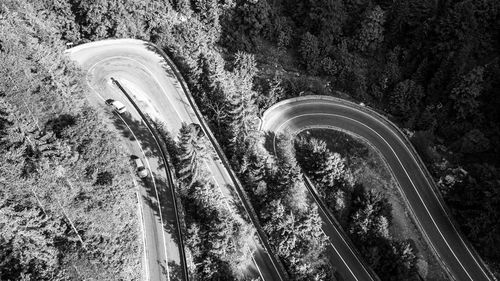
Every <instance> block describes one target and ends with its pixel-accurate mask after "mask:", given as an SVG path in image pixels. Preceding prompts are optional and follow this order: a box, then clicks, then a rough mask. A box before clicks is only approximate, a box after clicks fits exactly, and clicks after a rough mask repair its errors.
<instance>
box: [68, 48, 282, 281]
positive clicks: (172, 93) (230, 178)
mask: <svg viewBox="0 0 500 281" xmlns="http://www.w3.org/2000/svg"><path fill="white" fill-rule="evenodd" d="M68 53H69V56H70V57H71V59H73V60H74V61H76V62H77V63H78V64H79V65H80V66H81V68H82V69H83V70H84V74H85V77H86V82H87V84H88V85H89V86H90V87H91V88H92V90H93V94H99V95H102V96H104V97H105V98H108V97H112V98H113V99H116V100H119V101H121V102H122V103H124V104H125V103H127V97H126V96H124V95H123V93H122V91H120V89H119V88H118V87H117V86H116V83H113V82H112V78H113V79H115V81H118V82H119V83H120V85H121V86H122V87H123V90H124V91H126V92H127V93H129V95H130V97H131V98H132V99H133V101H134V103H135V104H136V105H137V106H138V108H140V111H141V112H143V113H146V114H148V115H149V116H150V117H151V118H152V119H153V120H159V121H162V122H163V123H165V125H166V129H167V131H169V132H171V134H172V136H174V137H176V136H177V135H178V132H179V129H180V128H181V125H182V123H183V122H186V123H187V124H190V123H195V124H200V125H201V126H202V128H203V130H204V132H205V134H206V135H207V136H208V137H209V139H210V141H211V142H212V144H213V145H214V147H215V150H216V153H217V154H218V155H219V158H220V159H222V160H223V161H222V162H221V160H218V159H210V160H209V161H207V167H208V170H209V171H210V174H211V176H212V180H213V182H214V183H215V185H216V186H217V187H218V190H219V191H220V192H221V194H222V195H223V198H224V200H225V202H223V204H225V205H226V206H228V207H229V208H234V207H233V206H242V208H243V209H244V210H245V211H246V214H248V216H249V217H250V219H251V220H252V222H254V224H255V225H256V228H257V233H258V234H259V235H260V236H259V238H260V239H255V240H254V241H255V247H256V251H255V253H254V255H253V257H252V261H253V264H252V265H250V266H249V267H248V268H247V269H246V270H245V272H243V273H242V274H244V275H245V276H247V277H253V278H256V277H261V278H263V279H264V280H285V279H286V274H285V273H284V272H283V270H282V269H281V268H280V266H279V264H278V263H277V260H276V258H275V257H274V256H273V255H271V254H268V253H269V252H270V251H269V249H268V250H265V249H264V248H268V247H269V245H268V243H267V240H266V239H263V237H262V235H261V234H262V232H261V230H260V227H259V226H258V223H256V218H255V217H254V216H253V215H252V212H251V206H249V205H248V202H246V201H245V200H244V199H243V200H242V198H244V194H242V193H241V190H239V189H238V188H237V187H238V185H237V183H236V181H237V180H236V179H235V178H234V174H233V173H231V171H230V170H229V169H228V168H229V165H228V164H227V162H226V161H225V159H224V156H223V155H222V151H220V149H219V148H218V145H217V144H216V141H215V140H214V139H213V136H212V135H211V133H210V132H209V131H208V129H207V128H206V125H205V124H204V122H203V120H201V118H200V117H201V116H200V114H199V112H197V111H196V110H195V108H194V107H195V106H194V104H193V101H192V100H191V99H190V98H189V96H188V93H186V92H185V91H184V89H185V85H183V82H182V81H181V80H182V79H181V77H180V76H179V75H178V73H177V72H176V70H175V69H174V68H173V67H174V66H173V65H172V64H171V63H169V62H168V61H167V60H168V58H166V57H164V56H163V54H161V53H160V52H159V51H158V50H157V49H156V47H155V46H153V45H151V44H149V43H147V42H144V41H140V40H133V39H117V40H105V41H99V42H92V43H87V44H83V45H79V46H77V47H74V48H72V49H70V50H69V51H68ZM127 104H128V103H127ZM129 110H133V109H132V108H131V107H129ZM138 138H139V139H140V138H141V136H138ZM166 188H173V187H172V186H168V187H166ZM160 203H161V204H163V203H164V202H160ZM167 208H169V206H167ZM235 213H236V211H235ZM151 214H154V212H151ZM172 217H173V214H170V216H167V217H166V218H164V219H165V220H169V219H170V220H171V219H172ZM156 221H157V222H158V221H159V220H158V219H157V220H156ZM162 227H164V226H162V225H159V224H157V225H156V226H151V229H149V228H148V226H147V225H146V228H145V232H146V235H148V233H153V234H154V235H153V236H154V237H156V238H158V239H157V243H150V244H149V245H147V247H148V249H146V253H147V255H148V256H147V259H148V260H149V261H155V262H156V261H162V260H163V259H167V261H163V264H162V267H164V266H167V267H168V266H169V264H174V265H180V264H181V261H180V260H179V259H180V256H179V254H178V253H179V248H178V247H179V245H178V244H177V243H176V237H175V235H174V234H173V233H172V232H164V233H163V234H164V235H165V241H162V239H160V238H159V236H158V235H156V234H155V233H158V232H159V231H158V229H162ZM160 232H161V231H160ZM162 248H165V252H166V254H162V251H161V250H160V249H162ZM165 256H166V257H165ZM168 269H169V268H167V271H168V272H172V271H173V270H174V269H175V268H170V270H168ZM164 275H165V271H163V272H160V271H159V270H155V271H154V272H150V274H149V277H150V280H164V279H165V276H164ZM167 278H168V277H167Z"/></svg>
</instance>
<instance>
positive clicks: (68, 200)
mask: <svg viewBox="0 0 500 281" xmlns="http://www.w3.org/2000/svg"><path fill="white" fill-rule="evenodd" d="M0 21H1V24H0V59H1V60H2V66H4V67H3V68H2V69H1V71H2V75H1V78H0V79H2V82H1V83H0V87H1V88H0V89H1V90H0V99H1V110H0V113H1V118H0V120H1V124H0V130H1V141H0V145H1V146H2V151H6V153H5V156H4V157H2V159H1V160H0V161H1V163H2V164H1V165H2V169H1V173H2V174H1V177H0V183H2V186H5V187H3V188H2V191H1V192H2V193H1V197H0V200H1V201H0V208H1V210H2V216H0V220H1V221H2V223H1V224H0V225H12V227H2V233H1V235H0V241H2V243H0V245H2V246H0V247H5V249H4V248H2V251H0V253H1V255H2V256H1V257H2V258H1V261H2V262H1V263H0V266H1V269H2V270H1V272H2V273H1V275H0V278H2V279H7V280H9V279H12V280H18V279H19V280H29V279H28V278H31V279H32V280H54V279H56V278H61V279H62V278H63V277H58V276H67V275H65V274H75V273H72V272H71V270H70V269H69V268H71V263H73V262H77V261H78V262H82V261H87V262H88V261H89V260H91V259H93V260H99V261H102V260H106V262H108V263H109V266H108V267H107V268H108V269H109V270H110V271H111V270H115V271H113V272H119V273H120V274H123V275H126V273H125V272H124V271H123V270H121V269H123V268H132V269H133V268H135V267H136V266H138V265H137V264H134V262H136V260H134V259H126V258H123V259H121V260H122V261H126V264H116V263H115V262H116V261H115V260H114V259H113V258H109V257H107V256H106V255H108V253H107V252H106V251H103V250H102V249H103V247H104V245H105V244H106V243H112V242H110V238H109V237H100V236H99V235H102V233H104V232H107V233H115V232H116V231H120V232H124V233H126V234H127V236H126V237H127V240H128V241H134V240H135V239H136V238H135V235H136V233H135V231H136V222H135V221H134V218H133V207H132V206H131V204H133V201H132V187H130V186H128V185H127V184H126V183H127V181H126V180H125V179H124V178H125V176H126V175H125V174H126V173H125V172H124V171H126V169H125V168H124V165H126V164H124V163H121V162H120V161H117V160H116V159H114V158H113V157H115V156H114V155H116V154H117V153H118V152H116V151H114V150H116V148H115V147H114V146H111V145H105V144H108V143H111V142H107V141H106V139H108V138H110V135H109V132H106V129H105V128H101V127H100V125H99V124H100V122H98V120H100V119H101V118H103V117H102V116H99V115H98V114H97V113H95V112H94V111H93V110H92V109H91V108H89V107H88V106H87V105H86V104H85V101H84V97H83V96H84V95H83V93H82V90H81V88H80V87H79V85H78V77H79V74H78V72H77V70H76V69H74V68H73V67H72V66H71V64H70V63H68V62H67V61H66V60H65V59H64V57H63V55H62V51H63V49H64V43H66V42H73V43H74V44H80V43H85V42H89V41H94V40H100V39H105V38H129V37H132V38H138V39H143V40H147V41H151V42H153V43H155V44H157V45H158V46H159V47H161V48H162V49H163V50H164V51H165V52H166V53H168V54H169V55H170V56H171V57H172V58H173V59H174V60H175V62H176V64H177V65H178V66H179V68H180V70H181V72H182V74H183V76H184V77H185V78H186V80H187V82H188V84H189V88H190V90H191V91H192V93H193V95H194V96H195V98H196V100H197V103H198V105H199V106H200V108H201V110H202V111H203V114H204V115H205V118H206V119H207V120H208V122H209V125H210V126H211V129H212V131H213V132H214V134H215V135H216V136H217V138H218V140H219V142H220V143H221V145H222V146H223V148H224V150H225V153H226V155H227V156H228V158H229V159H230V161H231V164H232V166H233V169H234V170H235V171H237V173H238V175H239V177H240V179H241V181H242V183H243V184H244V187H245V189H246V192H247V193H248V195H249V197H250V199H251V201H252V204H253V206H254V208H255V209H256V210H259V214H258V215H259V219H260V220H261V224H262V225H263V226H264V228H265V231H266V233H267V235H268V236H269V239H270V242H271V244H272V245H273V247H274V248H275V250H276V253H277V254H278V256H279V257H280V258H281V260H282V262H283V264H284V265H285V267H286V269H287V271H288V273H289V274H290V276H292V277H293V279H295V280H313V279H314V280H331V278H332V277H331V276H332V274H333V273H332V272H331V271H332V270H331V268H332V267H331V265H329V264H328V259H326V258H325V256H324V254H325V253H324V249H325V247H324V243H325V239H326V238H325V237H323V236H322V235H317V234H318V233H319V227H320V225H321V220H320V219H319V217H318V214H317V210H316V209H315V207H314V204H312V206H313V207H312V208H305V206H306V205H308V206H309V205H310V202H309V200H310V199H309V198H308V196H307V194H306V191H305V189H304V186H303V185H304V183H303V180H302V176H303V174H302V170H304V171H305V172H306V173H307V170H308V168H307V167H306V166H304V165H303V164H302V162H303V161H300V151H299V150H297V151H296V149H295V146H294V143H293V142H292V139H291V137H290V136H286V135H284V136H278V139H279V142H278V146H277V151H275V152H273V151H270V150H269V149H268V146H267V143H266V136H265V135H262V134H261V133H259V132H258V130H257V129H258V128H257V123H258V118H259V117H260V116H261V115H262V113H263V112H264V111H265V109H266V108H268V107H269V106H271V105H272V104H274V103H275V102H277V101H279V100H282V99H285V98H289V97H294V96H298V95H306V94H324V95H335V96H341V97H343V98H348V99H351V100H354V101H357V102H364V103H366V104H367V105H369V106H371V107H373V108H376V109H378V110H380V111H382V112H384V113H385V114H386V115H387V116H389V118H390V119H391V120H392V121H394V122H396V123H397V124H398V125H399V126H400V127H401V128H404V129H405V130H406V131H407V132H408V134H409V135H410V136H411V140H412V142H413V143H414V145H415V147H416V148H417V150H418V151H419V153H420V155H421V156H422V158H423V159H424V161H425V162H426V165H427V167H428V169H429V170H430V171H431V173H432V175H433V176H434V177H435V180H436V182H437V183H438V185H439V188H440V190H441V192H442V195H443V197H444V199H445V201H446V202H447V204H448V206H449V208H450V209H451V210H452V212H453V215H454V219H455V221H456V222H457V223H458V224H459V226H460V228H461V231H462V232H463V233H464V234H465V235H466V237H467V238H468V239H469V240H470V241H471V243H472V244H473V245H474V247H475V249H476V250H477V251H478V252H479V254H480V255H481V257H482V258H483V259H484V260H485V261H486V263H487V264H488V265H489V267H490V269H491V270H492V271H494V273H495V274H496V276H497V278H500V275H499V273H500V249H498V247H491V245H498V244H500V227H499V225H500V222H499V221H498V220H499V218H500V209H499V208H498V207H497V205H498V202H499V201H500V192H498V188H499V182H500V171H499V167H500V163H499V162H498V160H499V159H500V157H499V156H500V151H499V148H498V147H499V142H500V134H499V133H500V132H499V128H500V127H499V126H498V122H499V121H500V111H499V110H498V108H500V97H499V96H498V95H497V94H496V93H497V92H498V89H499V86H500V85H499V79H498V77H499V74H500V61H499V52H500V42H499V40H500V34H499V32H500V30H499V29H498V26H500V2H498V1H496V0H479V1H471V0H454V1H452V0H437V1H436V0H432V1H431V0H395V1H387V0H326V1H317V0H300V1H299V0H290V1H279V0H273V1H270V0H170V1H164V0H150V1H146V0H143V1H133V0H120V1H119V0H109V1H84V0H51V1H36V0H6V1H2V3H0ZM20 35H22V36H20ZM19 50H22V52H20V51H19ZM55 62H57V63H55ZM23 97H26V98H23ZM70 99H71V102H70ZM56 101H57V102H56ZM70 103H71V104H72V106H74V105H73V104H74V103H76V104H77V106H78V108H79V110H77V111H74V110H71V111H70V110H69V104H70ZM92 126H94V127H92ZM89 127H91V128H92V129H90V128H89ZM189 130H191V129H189V127H186V131H185V135H186V136H185V137H186V138H188V137H194V136H193V133H192V132H190V131H189ZM80 131H84V132H92V134H94V135H95V137H88V139H87V138H83V137H82V136H85V134H81V133H78V132H80ZM89 134H90V133H89ZM101 144H102V145H101ZM178 146H179V148H180V151H181V153H180V154H179V155H180V156H179V158H178V159H179V161H180V163H182V159H184V157H187V156H182V155H187V154H186V153H191V152H190V150H192V148H189V147H186V146H185V145H183V144H182V143H181V144H179V145H178ZM314 146H318V147H319V148H318V149H320V148H321V144H314ZM322 153H323V155H320V156H322V157H323V158H324V161H325V162H324V165H325V166H324V167H328V165H329V164H328V163H329V162H328V161H337V162H338V159H335V156H331V155H329V152H327V151H326V150H323V152H322ZM296 154H297V155H296ZM93 155H104V156H101V157H93ZM332 157H333V158H332ZM337 162H335V163H337ZM331 163H332V162H330V164H331ZM179 165H180V166H178V167H177V170H178V171H177V172H178V177H179V179H180V180H181V181H182V182H183V183H184V185H185V187H186V189H185V195H186V199H189V198H191V199H189V202H190V204H192V206H190V207H189V208H194V209H193V210H196V208H204V210H205V212H212V213H216V214H217V217H222V218H226V217H227V214H226V211H225V210H223V209H218V208H216V207H214V206H212V205H211V203H210V200H208V201H206V200H205V201H206V202H204V201H203V198H199V196H201V195H202V194H204V193H198V192H201V191H203V190H205V191H210V189H211V188H212V187H211V185H210V183H209V182H208V183H207V182H200V181H197V180H196V177H193V176H192V175H191V176H189V175H188V174H183V171H184V170H183V168H182V167H183V166H182V164H179ZM301 165H302V166H301ZM184 168H185V167H184ZM188 170H190V171H191V172H195V174H196V173H198V174H199V173H203V171H198V170H197V169H193V168H192V167H191V168H189V169H188ZM326 170H327V174H326V175H324V176H326V179H327V180H329V179H332V177H333V179H335V177H337V178H336V180H338V179H342V180H345V179H346V174H345V173H344V172H345V171H344V172H342V173H344V174H343V175H335V173H333V172H334V171H331V170H328V169H326ZM330 173H333V174H330ZM322 176H323V175H322ZM110 179H112V180H110ZM321 179H322V178H319V180H321ZM6 183H8V184H6ZM77 183H78V184H77ZM45 186H51V187H52V186H53V188H51V189H47V188H44V187H45ZM73 186H75V187H78V188H76V189H75V188H73ZM101 186H106V188H102V187H101ZM339 190H340V191H342V189H336V190H335V191H336V192H337V193H339ZM89 191H92V192H89ZM99 192H100V193H103V192H104V193H106V194H107V196H104V198H107V199H106V201H105V202H99V199H98V198H97V197H96V196H95V194H97V193H99ZM51 193H55V194H68V196H61V197H60V199H57V198H58V197H57V196H52V194H51ZM196 194H198V195H196ZM111 195H112V196H111ZM192 195H196V196H198V197H196V198H198V199H193V198H192ZM333 196H338V194H337V195H333ZM353 196H358V197H359V198H358V200H356V202H357V204H358V208H359V210H360V212H359V214H356V212H354V213H353V218H355V217H356V216H357V217H358V218H360V216H362V215H363V210H366V208H367V206H370V205H373V206H375V207H376V208H379V210H380V213H379V214H378V215H377V216H376V217H374V218H373V220H372V221H375V222H378V223H379V226H380V225H383V224H384V222H383V220H384V219H383V217H384V216H383V215H382V214H383V212H384V208H385V207H384V204H383V200H382V199H381V198H380V196H379V195H377V194H370V193H366V194H354V195H353ZM102 197H103V196H102V195H101V196H100V197H99V198H102ZM54 198H55V201H54ZM193 200H194V201H193ZM196 200H198V201H196ZM202 201H203V202H204V203H203V205H202V204H201V203H200V202H202ZM75 202H78V204H75ZM196 202H198V203H196ZM352 202H354V201H352ZM380 202H381V203H380ZM118 203H119V204H124V207H123V208H121V211H122V212H128V213H127V214H128V215H129V217H130V219H129V220H127V221H126V222H125V221H120V222H117V226H118V227H115V228H113V230H112V232H108V230H106V231H103V230H102V228H103V227H106V226H105V225H95V224H96V222H95V221H94V220H93V221H92V222H90V220H89V218H91V217H99V216H100V215H102V214H103V213H106V214H109V213H112V212H113V211H112V210H110V209H109V208H108V209H107V207H106V206H112V205H113V204H118ZM78 208H87V209H88V210H94V211H92V212H90V211H87V212H86V213H85V214H87V215H88V216H87V215H86V216H81V217H77V215H78V214H81V212H78ZM370 208H371V207H370ZM187 209H188V208H187ZM188 212H189V211H188ZM365 213H366V212H365ZM5 214H6V215H5ZM205 214H207V213H200V215H205ZM116 215H117V216H118V215H124V214H116ZM386 219H387V218H386ZM190 220H191V225H192V227H191V228H190V232H191V233H192V235H191V237H194V238H193V239H192V240H190V242H188V244H190V245H191V248H192V249H196V248H198V249H199V252H198V253H197V255H198V256H199V257H200V258H201V257H205V256H206V255H209V256H210V255H211V256H212V257H213V255H214V250H213V249H202V248H200V247H199V246H198V247H196V246H195V245H196V243H198V242H196V241H199V240H197V239H209V238H206V237H201V236H200V235H199V234H197V233H200V232H199V228H203V227H205V226H200V225H198V222H199V220H200V217H196V216H191V218H190ZM72 222H73V223H74V227H75V228H76V229H77V231H76V232H75V231H74V227H73V226H72V225H71V224H72ZM28 223H36V224H38V225H37V226H36V227H35V228H19V227H15V226H19V225H23V224H24V225H26V224H28ZM224 223H229V224H237V223H238V222H234V221H232V220H231V219H230V218H227V220H225V222H224ZM97 224H98V223H97ZM33 229H35V230H33ZM351 229H352V232H353V233H361V232H360V228H359V225H357V224H356V221H355V220H352V224H351ZM375 230H376V229H375ZM109 231H111V230H109ZM210 231H213V232H215V231H217V230H216V229H212V230H210ZM210 231H209V232H208V233H210ZM77 233H78V235H77ZM203 233H207V232H206V231H204V232H203ZM242 233H243V232H242ZM281 233H288V234H289V235H288V236H286V237H283V236H282V235H281ZM278 234H279V235H278ZM23 235H24V236H23ZM30 235H31V236H32V237H37V239H31V240H29V239H27V240H26V241H39V243H42V245H36V244H35V245H31V244H29V243H25V242H23V241H16V239H22V237H29V236H30ZM234 235H236V236H237V235H241V234H238V233H235V234H234ZM82 236H83V238H85V239H81V238H82ZM371 237H372V238H373V239H385V240H384V241H386V242H387V245H388V247H387V249H389V250H390V249H392V250H390V251H392V253H399V256H397V255H395V256H394V258H395V259H396V260H398V262H395V263H393V264H392V265H393V266H395V267H396V268H392V269H391V270H393V271H390V270H389V271H387V272H395V274H392V276H391V278H393V279H387V280H404V279H405V278H406V277H405V276H407V274H412V272H413V270H414V269H413V266H412V263H413V262H414V261H413V260H412V257H411V255H409V254H408V253H409V252H408V250H407V247H406V245H404V244H401V243H399V242H398V241H393V240H391V239H390V237H387V235H385V233H384V231H383V228H381V229H379V230H376V231H373V232H372V233H371ZM82 240H83V241H86V242H87V243H95V245H96V246H95V247H93V249H98V250H96V251H97V252H96V253H89V252H86V251H85V250H84V249H85V247H84V244H82V243H81V241H82ZM7 241H8V243H7ZM243 242H244V241H242V243H243ZM32 243H33V242H32ZM122 243H124V245H127V247H128V248H126V249H123V253H124V255H135V256H137V255H138V254H137V251H139V249H138V248H137V245H136V244H134V243H128V244H126V242H122ZM367 243H373V241H362V244H358V245H359V247H360V248H361V247H363V246H365V245H368V244H367ZM20 245H22V247H32V248H22V247H20ZM112 245H114V246H116V244H112ZM34 248H36V249H40V251H32V250H31V249H34ZM106 249H107V248H106ZM394 249H396V250H394ZM410 252H411V251H410ZM26 253H30V254H31V253H36V255H34V256H29V255H26ZM62 253H64V255H63V254H62ZM404 258H407V260H404ZM213 264H215V265H216V267H217V266H219V267H225V268H226V270H230V268H231V266H232V265H228V263H227V262H226V261H224V260H223V261H220V260H215V261H214V262H213V263H212V264H207V265H206V266H207V267H209V266H212V265H213ZM93 266H95V265H93V263H91V262H88V265H86V267H85V268H88V271H86V272H84V273H80V274H87V273H88V274H92V272H95V268H93ZM235 266H237V265H235ZM398 266H401V267H398ZM4 268H8V269H9V270H4ZM228 268H229V269H228ZM375 268H376V267H375ZM381 268H384V270H385V267H381ZM403 268H406V270H402V269H403ZM11 269H12V270H11ZM217 270H219V268H216V270H215V272H217ZM110 271H99V273H100V274H103V275H106V274H111V272H110ZM134 272H136V271H134ZM207 272H211V271H207ZM221 272H222V271H221ZM379 272H381V271H379ZM200 273H201V272H200ZM57 274H59V275H57ZM56 275H57V276H56ZM109 276H111V275H109ZM126 276H127V278H125V279H130V278H131V277H130V276H133V274H130V275H126ZM22 278H24V279H22ZM217 278H218V277H217V275H213V276H204V278H203V280H217ZM100 279H103V280H104V279H106V277H105V276H103V278H100ZM384 280H385V279H384Z"/></svg>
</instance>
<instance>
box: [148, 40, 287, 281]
mask: <svg viewBox="0 0 500 281" xmlns="http://www.w3.org/2000/svg"><path fill="white" fill-rule="evenodd" d="M148 45H149V46H150V47H151V48H153V49H155V50H156V51H157V53H158V54H159V55H160V56H161V57H163V58H164V59H165V61H166V62H167V64H168V66H169V67H170V68H171V69H172V71H173V72H174V74H175V76H176V78H177V80H178V81H179V82H180V85H181V87H182V89H183V91H184V93H185V94H186V97H187V99H188V101H189V104H190V106H191V107H192V108H193V110H194V112H195V114H196V117H197V118H198V120H199V121H200V125H201V128H202V130H203V132H204V133H205V135H206V136H207V137H208V139H209V140H210V142H211V144H212V145H213V146H214V148H215V151H216V153H217V156H218V157H219V159H220V160H221V162H222V165H223V166H224V168H225V169H226V170H227V172H228V174H229V177H230V178H231V180H232V181H233V183H234V187H235V190H236V194H238V197H239V199H240V201H241V202H242V203H243V207H244V209H245V211H246V212H247V214H248V216H249V218H250V220H251V221H252V223H253V225H254V226H255V228H256V230H257V234H258V236H259V239H260V241H261V243H262V244H263V245H264V247H265V248H266V250H267V253H268V254H269V257H270V259H271V262H272V263H273V267H274V268H275V269H276V272H277V273H278V275H279V277H280V279H281V280H288V279H289V277H288V274H287V272H286V270H285V267H284V266H283V264H282V263H281V261H280V260H279V258H278V257H277V256H276V254H275V253H274V250H273V248H272V247H271V245H270V244H269V241H268V238H267V235H266V234H265V232H264V231H263V230H262V227H261V226H260V222H259V220H258V217H257V213H256V212H255V210H254V209H253V206H252V204H250V203H249V202H250V200H249V198H248V195H247V194H246V192H245V190H244V189H243V186H242V184H241V183H240V181H239V180H238V177H237V176H236V173H235V172H234V171H233V169H232V168H231V166H230V164H229V161H228V159H227V157H226V155H225V154H224V152H223V150H222V148H221V147H220V145H219V143H218V141H217V139H216V138H215V136H214V135H213V134H212V131H211V130H210V128H209V126H208V125H207V124H206V121H205V118H204V117H203V115H202V114H201V111H200V109H199V108H198V106H197V105H196V102H195V101H194V98H193V96H192V95H191V92H190V91H189V89H188V87H187V84H186V82H185V81H184V78H183V77H182V75H181V74H180V72H179V70H178V69H177V67H176V66H175V64H174V63H173V62H172V61H171V59H170V58H169V57H168V55H167V54H165V52H163V50H161V49H159V48H158V47H157V46H155V45H153V44H148Z"/></svg>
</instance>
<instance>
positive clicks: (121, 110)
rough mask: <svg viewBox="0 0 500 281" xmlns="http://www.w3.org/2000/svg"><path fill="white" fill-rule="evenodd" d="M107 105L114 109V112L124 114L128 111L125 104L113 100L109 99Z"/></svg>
mask: <svg viewBox="0 0 500 281" xmlns="http://www.w3.org/2000/svg"><path fill="white" fill-rule="evenodd" d="M106 104H107V105H109V106H112V107H113V110H114V111H116V112H118V113H120V114H122V113H124V112H126V111H127V108H126V107H125V105H124V104H123V103H121V102H120V101H117V100H113V99H107V100H106Z"/></svg>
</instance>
